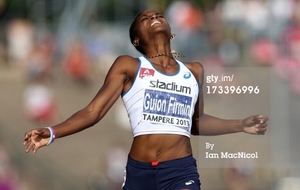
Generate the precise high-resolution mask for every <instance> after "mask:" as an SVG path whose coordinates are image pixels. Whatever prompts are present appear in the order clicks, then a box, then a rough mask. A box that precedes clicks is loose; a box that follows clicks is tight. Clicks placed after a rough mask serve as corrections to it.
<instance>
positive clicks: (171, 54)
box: [144, 50, 184, 59]
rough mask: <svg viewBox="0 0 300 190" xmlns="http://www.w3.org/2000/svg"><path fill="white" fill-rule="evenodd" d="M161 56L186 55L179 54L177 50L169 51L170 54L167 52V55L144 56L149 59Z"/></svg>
mask: <svg viewBox="0 0 300 190" xmlns="http://www.w3.org/2000/svg"><path fill="white" fill-rule="evenodd" d="M160 56H169V57H184V55H183V54H182V53H178V52H176V51H175V50H172V51H169V52H165V53H159V54H156V55H153V56H145V55H144V57H147V58H148V59H152V58H155V57H160Z"/></svg>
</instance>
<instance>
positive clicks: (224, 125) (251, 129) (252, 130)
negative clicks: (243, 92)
mask: <svg viewBox="0 0 300 190" xmlns="http://www.w3.org/2000/svg"><path fill="white" fill-rule="evenodd" d="M195 65H196V67H198V68H195V66H194V67H193V73H194V74H195V75H196V76H200V78H199V79H198V80H199V84H200V86H201V89H200V93H199V97H198V101H197V104H196V106H195V112H194V115H193V126H192V134H193V135H223V134H230V133H236V132H245V133H249V134H264V133H265V132H266V130H267V128H266V127H267V121H268V118H267V117H266V116H263V115H252V116H249V117H247V118H245V119H232V120H228V119H221V118H218V117H214V116H211V115H207V114H205V113H204V111H203V110H204V100H203V90H202V88H203V84H204V69H203V67H202V65H201V64H200V63H198V64H195ZM197 65H198V66H197ZM197 72H198V73H197Z"/></svg>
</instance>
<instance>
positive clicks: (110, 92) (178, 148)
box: [23, 10, 268, 162]
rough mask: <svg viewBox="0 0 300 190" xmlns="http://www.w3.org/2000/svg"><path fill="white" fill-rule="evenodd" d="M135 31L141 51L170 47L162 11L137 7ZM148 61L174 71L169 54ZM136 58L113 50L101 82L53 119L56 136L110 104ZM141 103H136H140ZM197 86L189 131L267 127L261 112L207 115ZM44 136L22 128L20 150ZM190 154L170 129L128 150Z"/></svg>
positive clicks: (147, 155) (145, 156) (145, 154)
mask: <svg viewBox="0 0 300 190" xmlns="http://www.w3.org/2000/svg"><path fill="white" fill-rule="evenodd" d="M136 19H137V24H136V28H137V35H136V36H135V38H134V41H133V44H134V45H135V46H139V48H140V49H141V50H142V53H143V54H144V55H145V56H154V55H157V54H162V53H165V52H170V51H171V46H170V39H171V36H172V33H171V28H170V26H169V23H168V22H167V20H166V19H165V18H164V16H163V15H162V14H160V13H158V12H156V11H153V10H146V11H144V12H142V14H140V15H139V16H138V17H137V18H136ZM150 61H151V62H152V63H153V65H154V67H155V68H156V69H157V70H159V71H161V72H162V73H165V74H174V73H176V72H177V71H178V65H177V63H176V62H175V59H174V58H173V56H172V55H171V54H168V55H165V56H158V57H155V58H152V59H150ZM184 64H185V65H186V66H187V67H188V68H189V69H190V71H191V72H192V73H193V75H194V76H195V78H196V79H197V80H198V83H199V85H200V87H202V86H203V83H204V80H203V78H204V68H203V66H202V64H201V63H199V62H185V63H184ZM138 66H139V62H138V59H137V58H134V57H131V56H129V55H122V56H119V57H118V58H117V59H116V60H115V61H114V63H113V64H112V66H111V68H110V70H109V71H108V73H107V75H106V78H105V81H104V84H103V86H102V87H101V88H100V90H99V91H98V93H97V94H96V96H95V97H94V98H93V100H92V101H91V102H90V103H89V104H88V105H87V106H86V107H85V108H83V109H81V110H79V111H78V112H76V113H75V114H74V115H72V116H71V117H70V118H68V119H67V120H65V121H64V122H62V123H60V124H57V125H54V126H53V129H54V130H55V133H56V138H61V137H65V136H68V135H71V134H74V133H77V132H79V131H82V130H84V129H87V128H89V127H91V126H93V125H95V124H96V123H98V122H99V121H100V120H101V119H102V118H103V117H104V115H105V114H106V113H107V111H108V110H109V109H110V108H111V107H112V105H113V104H114V103H115V102H116V100H117V99H118V98H119V97H120V96H121V94H122V93H124V92H126V91H127V90H128V89H129V88H130V87H131V86H132V84H133V81H134V79H135V77H136V71H137V69H138ZM141 106H142V105H141ZM203 109H204V100H203V91H202V90H201V89H200V91H199V99H198V101H197V103H196V106H195V112H194V115H193V118H192V134H193V135H208V136H209V135H222V134H230V133H237V132H245V133H248V134H261V135H262V134H264V133H265V132H266V130H267V128H266V127H267V120H268V118H267V117H266V116H263V115H253V116H249V117H246V118H245V119H233V120H225V119H220V118H217V117H214V116H210V115H207V114H205V113H204V112H203ZM48 140H49V130H48V129H45V128H39V129H34V130H31V131H28V132H27V133H25V140H24V142H23V145H24V146H25V147H26V152H30V151H33V152H34V153H36V152H37V150H38V149H39V148H41V147H44V146H45V145H46V144H47V142H48ZM191 154H192V148H191V142H190V138H188V137H186V136H182V135H174V134H149V135H142V136H137V137H135V138H134V139H133V142H132V146H131V149H130V152H129V156H130V157H131V158H133V159H135V160H138V161H142V162H151V161H154V160H155V161H166V160H172V159H176V158H182V157H186V156H189V155H191Z"/></svg>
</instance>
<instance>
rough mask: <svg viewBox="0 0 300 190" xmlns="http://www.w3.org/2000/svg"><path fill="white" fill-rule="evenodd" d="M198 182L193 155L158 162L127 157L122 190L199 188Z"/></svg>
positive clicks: (196, 189) (195, 189)
mask: <svg viewBox="0 0 300 190" xmlns="http://www.w3.org/2000/svg"><path fill="white" fill-rule="evenodd" d="M200 184H201V183H200V178H199V174H198V170H197V165H196V159H195V158H194V157H193V156H188V157H185V158H179V159H175V160H170V161H165V162H159V163H157V162H152V163H148V162H147V163H145V162H139V161H136V160H133V159H132V158H130V157H128V161H127V165H126V169H125V176H124V184H123V190H180V189H190V190H200Z"/></svg>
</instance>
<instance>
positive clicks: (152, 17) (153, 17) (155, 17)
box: [150, 14, 158, 20]
mask: <svg viewBox="0 0 300 190" xmlns="http://www.w3.org/2000/svg"><path fill="white" fill-rule="evenodd" d="M157 18H158V17H157V15H156V14H154V15H152V16H151V17H150V19H151V20H153V19H157Z"/></svg>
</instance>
